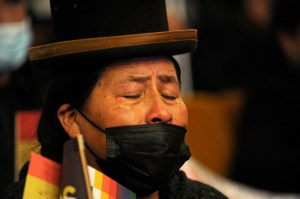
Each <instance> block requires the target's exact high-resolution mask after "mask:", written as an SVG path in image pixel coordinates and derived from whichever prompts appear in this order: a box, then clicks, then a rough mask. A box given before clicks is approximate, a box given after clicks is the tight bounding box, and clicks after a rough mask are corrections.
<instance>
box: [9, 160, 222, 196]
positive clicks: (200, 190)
mask: <svg viewBox="0 0 300 199" xmlns="http://www.w3.org/2000/svg"><path fill="white" fill-rule="evenodd" d="M27 170H28V163H27V164H25V166H24V167H23V168H22V170H21V172H20V176H19V177H20V180H19V181H18V182H16V183H14V184H11V185H10V186H9V187H7V189H6V190H5V192H4V196H3V199H21V198H22V195H23V191H24V185H25V180H26V174H27ZM159 198H165V199H167V198H170V199H190V198H192V199H196V198H199V199H226V197H225V196H224V195H223V194H222V193H220V192H218V191H217V190H215V189H214V188H212V187H210V186H208V185H205V184H203V183H200V182H197V181H192V180H189V179H188V178H187V177H186V175H185V174H184V173H183V172H181V171H180V172H179V173H178V174H177V175H176V176H175V177H174V178H173V179H172V180H171V181H170V182H169V183H168V184H167V185H166V187H164V188H162V189H161V190H159Z"/></svg>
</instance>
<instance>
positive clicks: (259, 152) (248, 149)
mask: <svg viewBox="0 0 300 199" xmlns="http://www.w3.org/2000/svg"><path fill="white" fill-rule="evenodd" d="M299 10H300V1H297V0H277V1H274V5H273V10H272V12H273V14H272V21H271V25H270V37H269V38H270V39H271V42H270V45H269V49H268V51H266V54H267V59H265V60H264V62H262V63H263V64H262V65H261V66H262V70H261V71H260V73H259V76H257V79H256V80H255V84H252V87H251V88H250V89H249V90H248V95H247V101H246V104H245V107H244V109H243V112H242V116H241V120H240V126H239V128H238V130H237V132H236V136H237V147H236V154H235V159H234V162H233V166H232V172H231V177H232V179H234V180H236V181H239V182H242V183H245V184H249V185H251V186H254V187H258V188H261V189H265V190H269V191H275V192H296V193H300V170H299V168H300V148H299V142H300V134H299V132H300V126H299V116H298V115H299V112H300V103H299V102H300V94H299V92H298V91H299V89H300V12H299Z"/></svg>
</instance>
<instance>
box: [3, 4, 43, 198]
mask: <svg viewBox="0 0 300 199" xmlns="http://www.w3.org/2000/svg"><path fill="white" fill-rule="evenodd" d="M33 36H34V34H33V28H32V24H31V19H30V17H29V13H28V10H27V4H26V2H25V1H24V0H0V142H1V143H0V193H2V191H3V189H4V187H6V186H7V185H8V184H9V183H11V182H13V180H14V128H15V126H14V117H15V113H16V111H18V110H23V109H35V108H38V105H37V95H38V93H39V90H40V87H41V86H42V82H43V81H46V80H45V79H46V77H47V76H46V75H45V74H44V73H41V72H40V71H35V70H33V69H32V68H31V67H30V65H29V61H28V55H27V50H28V47H29V46H30V45H31V44H32V43H33V42H34V37H33Z"/></svg>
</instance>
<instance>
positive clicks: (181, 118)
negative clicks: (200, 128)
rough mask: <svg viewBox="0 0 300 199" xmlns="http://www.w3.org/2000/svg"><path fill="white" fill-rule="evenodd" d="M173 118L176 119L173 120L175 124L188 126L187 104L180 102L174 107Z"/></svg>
mask: <svg viewBox="0 0 300 199" xmlns="http://www.w3.org/2000/svg"><path fill="white" fill-rule="evenodd" d="M173 120H174V122H173V123H174V124H176V125H179V126H184V127H187V125H188V110H187V108H186V105H185V104H184V103H183V102H181V103H178V105H177V106H176V107H174V108H173Z"/></svg>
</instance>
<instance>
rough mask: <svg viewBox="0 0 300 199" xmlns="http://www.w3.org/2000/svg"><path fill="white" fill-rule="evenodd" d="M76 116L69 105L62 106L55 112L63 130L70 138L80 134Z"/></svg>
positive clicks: (75, 112)
mask: <svg viewBox="0 0 300 199" xmlns="http://www.w3.org/2000/svg"><path fill="white" fill-rule="evenodd" d="M77 114H78V113H77V111H76V110H75V109H74V108H73V107H72V106H71V105H70V104H63V105H61V106H60V107H59V109H58V110H57V117H58V119H59V121H60V123H61V125H62V127H63V128H64V130H65V131H66V133H67V134H68V135H69V136H70V137H71V138H74V137H76V136H77V135H78V134H80V128H79V123H78V120H77Z"/></svg>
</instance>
